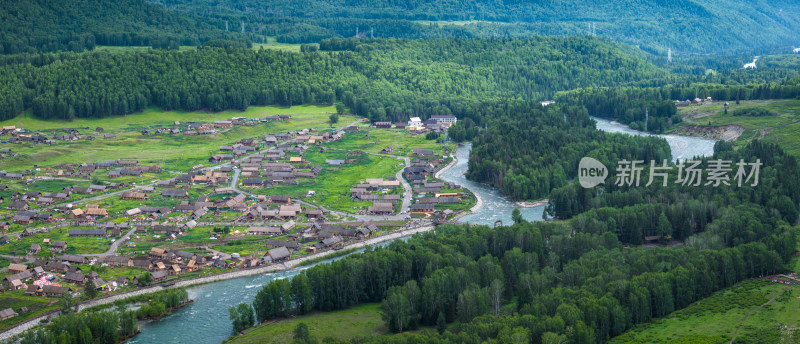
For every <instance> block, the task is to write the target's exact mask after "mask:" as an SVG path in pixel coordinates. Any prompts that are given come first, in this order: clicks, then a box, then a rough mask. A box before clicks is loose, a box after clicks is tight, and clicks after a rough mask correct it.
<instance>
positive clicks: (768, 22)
mask: <svg viewBox="0 0 800 344" xmlns="http://www.w3.org/2000/svg"><path fill="white" fill-rule="evenodd" d="M150 1H152V2H154V3H158V4H161V5H163V6H165V7H167V8H170V9H175V10H179V11H184V12H186V13H203V14H202V15H203V16H214V17H226V18H227V19H231V20H235V21H237V22H238V21H239V20H240V19H241V18H245V20H246V21H247V22H249V23H253V24H256V25H257V26H258V28H253V30H254V31H253V32H259V31H258V30H262V31H260V32H262V33H263V34H266V35H277V36H278V37H279V39H282V40H284V41H287V42H290V41H291V42H295V43H300V42H316V41H317V40H319V39H320V38H326V37H330V36H334V35H340V36H345V37H349V36H353V35H354V34H355V33H356V27H358V26H360V29H361V32H362V33H363V32H365V31H367V30H370V28H373V29H374V31H370V33H371V34H374V35H375V36H376V37H378V36H382V37H383V36H385V37H401V38H419V37H476V36H484V37H486V36H526V35H535V34H545V35H586V34H588V33H589V26H590V25H591V24H594V25H595V26H594V27H595V30H594V31H595V33H596V34H597V35H599V36H606V37H612V38H614V39H617V40H619V41H623V42H626V43H630V44H634V45H640V46H642V47H643V48H645V49H648V50H652V51H655V52H658V53H662V54H664V55H666V50H667V49H668V48H672V49H673V50H675V51H680V52H706V53H709V52H720V51H742V50H753V49H765V48H775V47H789V46H791V45H796V44H800V38H798V36H797V35H796V34H795V33H796V32H798V30H800V16H798V15H797V14H798V13H800V4H798V3H797V2H794V1H776V0H754V1H746V0H708V1H702V0H641V1H616V0H598V1H584V0H564V1H520V0H506V1H489V0H445V1H439V0H415V1H398V0H376V1H363V0H309V1H294V0H150ZM420 21H457V23H456V24H457V25H443V24H442V23H439V24H437V25H428V23H427V22H420ZM248 32H249V31H248Z"/></svg>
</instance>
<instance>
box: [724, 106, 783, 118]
mask: <svg viewBox="0 0 800 344" xmlns="http://www.w3.org/2000/svg"><path fill="white" fill-rule="evenodd" d="M733 115H734V116H744V117H766V116H772V115H773V113H772V112H771V111H769V110H767V109H765V108H759V107H757V108H750V109H738V110H735V111H733Z"/></svg>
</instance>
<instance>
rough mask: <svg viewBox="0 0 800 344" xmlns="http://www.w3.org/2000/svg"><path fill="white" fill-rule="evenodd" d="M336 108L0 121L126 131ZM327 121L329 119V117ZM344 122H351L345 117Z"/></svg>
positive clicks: (34, 126) (41, 127)
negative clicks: (175, 122)
mask: <svg viewBox="0 0 800 344" xmlns="http://www.w3.org/2000/svg"><path fill="white" fill-rule="evenodd" d="M333 112H336V108H335V107H333V106H314V105H298V106H292V107H284V106H251V107H249V108H248V109H247V110H245V111H238V110H226V111H221V112H205V111H194V112H187V111H163V110H160V109H158V108H149V109H146V110H144V111H142V112H139V113H134V114H130V115H124V116H110V117H104V118H79V119H76V120H74V121H71V122H70V121H61V120H42V119H38V118H36V117H35V116H33V115H32V114H31V112H30V111H25V113H23V114H22V115H20V116H17V117H15V118H12V119H9V120H6V121H2V122H0V126H9V125H16V126H17V127H24V128H26V129H30V130H45V129H63V128H82V127H89V128H92V129H94V128H95V127H103V128H104V129H106V130H109V129H111V132H118V131H125V130H129V131H130V130H136V131H138V130H141V128H144V127H148V128H150V127H159V126H172V122H174V121H181V122H213V121H221V120H226V119H230V118H231V117H247V118H255V117H264V116H271V115H286V114H288V115H294V114H320V113H333ZM326 120H327V118H326ZM340 121H341V122H345V121H347V119H346V118H341V119H340Z"/></svg>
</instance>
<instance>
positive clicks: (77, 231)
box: [69, 228, 106, 237]
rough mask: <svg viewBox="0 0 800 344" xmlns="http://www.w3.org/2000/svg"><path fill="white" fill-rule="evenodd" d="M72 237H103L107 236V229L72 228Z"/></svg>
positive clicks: (70, 233)
mask: <svg viewBox="0 0 800 344" xmlns="http://www.w3.org/2000/svg"><path fill="white" fill-rule="evenodd" d="M69 236H71V237H87V236H88V237H92V236H93V237H103V236H106V230H105V229H97V228H72V229H70V230H69Z"/></svg>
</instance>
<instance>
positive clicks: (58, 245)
mask: <svg viewBox="0 0 800 344" xmlns="http://www.w3.org/2000/svg"><path fill="white" fill-rule="evenodd" d="M67 247H68V246H67V243H66V242H64V241H53V243H52V244H50V250H51V251H53V252H54V253H58V252H64V250H66V249H67Z"/></svg>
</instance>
